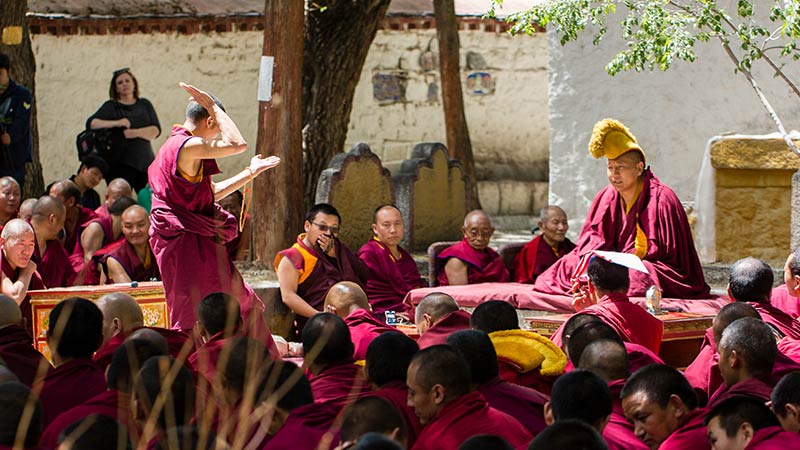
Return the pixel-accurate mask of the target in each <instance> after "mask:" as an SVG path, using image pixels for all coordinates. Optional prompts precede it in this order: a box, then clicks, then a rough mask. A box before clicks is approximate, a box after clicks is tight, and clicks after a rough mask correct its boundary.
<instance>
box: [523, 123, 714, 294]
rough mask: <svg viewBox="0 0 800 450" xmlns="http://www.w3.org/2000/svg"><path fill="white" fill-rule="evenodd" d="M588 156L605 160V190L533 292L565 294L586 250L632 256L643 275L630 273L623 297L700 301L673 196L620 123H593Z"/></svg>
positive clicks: (700, 287)
mask: <svg viewBox="0 0 800 450" xmlns="http://www.w3.org/2000/svg"><path fill="white" fill-rule="evenodd" d="M589 153H591V155H592V156H594V157H595V158H601V157H603V156H605V157H606V158H607V159H608V163H607V166H606V167H607V174H608V182H609V184H608V186H606V187H605V188H603V190H601V191H600V192H599V193H598V194H597V196H596V197H595V198H594V201H592V205H591V207H590V208H589V213H588V215H587V216H586V221H585V222H584V225H583V229H582V230H581V234H580V237H579V238H578V242H577V247H576V248H575V249H574V250H573V251H572V252H571V253H569V254H567V255H565V256H564V257H563V258H561V259H559V260H558V261H557V262H556V263H555V264H553V265H552V266H551V267H550V268H549V269H548V270H547V271H545V272H544V273H542V274H541V275H539V277H538V278H537V279H536V283H535V285H534V289H535V290H536V291H539V292H544V293H548V294H570V293H571V292H572V290H573V288H574V284H575V282H574V278H573V277H574V275H575V269H576V267H577V266H578V263H579V262H580V259H581V256H583V255H585V254H586V253H588V252H590V251H592V250H605V251H615V252H623V253H633V254H635V255H636V256H638V257H639V258H640V259H641V260H642V262H643V263H644V265H645V267H646V268H647V270H648V272H649V273H647V274H646V273H642V272H638V271H631V273H630V275H631V283H630V288H629V290H628V295H629V296H632V297H641V296H644V295H645V292H646V291H647V289H648V288H649V287H650V286H653V285H655V286H657V287H658V288H659V289H660V290H661V291H662V293H663V296H664V297H672V298H706V297H708V296H709V287H708V285H707V284H706V282H705V277H704V276H703V270H702V267H701V266H700V259H699V258H698V257H697V251H696V250H695V247H694V241H693V239H692V231H691V229H690V227H689V221H688V219H687V217H686V213H685V212H684V210H683V207H682V206H681V202H680V200H678V196H677V195H675V192H673V191H672V189H670V188H669V187H667V186H666V185H665V184H663V183H661V181H659V179H658V178H656V176H655V175H653V173H652V172H651V171H650V168H649V167H647V165H646V159H645V154H644V150H642V148H641V147H640V146H639V144H638V143H637V142H636V138H635V137H634V136H633V134H631V132H630V130H628V128H626V127H625V125H623V124H622V123H620V122H618V121H616V120H614V119H603V120H601V121H600V122H597V123H596V124H595V126H594V130H593V131H592V138H591V140H590V142H589Z"/></svg>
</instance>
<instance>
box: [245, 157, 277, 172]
mask: <svg viewBox="0 0 800 450" xmlns="http://www.w3.org/2000/svg"><path fill="white" fill-rule="evenodd" d="M280 163H281V159H280V158H278V157H277V156H266V157H265V156H264V155H256V156H253V158H251V159H250V165H249V166H248V167H249V168H250V171H251V172H253V176H255V175H258V174H260V173H261V172H264V171H265V170H268V169H271V168H273V167H275V166H277V165H278V164H280Z"/></svg>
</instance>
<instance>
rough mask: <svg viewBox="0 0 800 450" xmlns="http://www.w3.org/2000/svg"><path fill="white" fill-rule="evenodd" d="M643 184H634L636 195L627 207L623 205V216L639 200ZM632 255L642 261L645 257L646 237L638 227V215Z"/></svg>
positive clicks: (640, 182)
mask: <svg viewBox="0 0 800 450" xmlns="http://www.w3.org/2000/svg"><path fill="white" fill-rule="evenodd" d="M643 186H644V183H643V182H642V180H639V182H638V183H637V184H636V194H634V196H633V200H631V203H630V204H629V205H625V214H628V213H629V212H630V210H631V208H632V207H633V205H635V204H636V200H638V199H639V194H641V193H642V187H643ZM634 249H635V250H634V252H633V253H634V254H635V255H636V256H638V257H639V259H644V257H645V256H647V236H646V235H645V234H644V231H642V228H641V227H640V226H639V214H636V238H635V239H634Z"/></svg>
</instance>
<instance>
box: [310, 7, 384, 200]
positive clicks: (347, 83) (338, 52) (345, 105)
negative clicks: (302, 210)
mask: <svg viewBox="0 0 800 450" xmlns="http://www.w3.org/2000/svg"><path fill="white" fill-rule="evenodd" d="M388 8H389V0H358V1H353V0H327V1H325V0H320V1H315V2H309V11H308V12H307V14H306V26H305V39H304V41H305V47H304V53H303V144H304V150H305V161H304V164H303V167H304V176H305V204H306V206H310V205H312V204H313V203H314V197H315V194H316V189H317V179H319V175H320V174H321V173H322V171H323V170H324V169H325V168H327V166H328V163H329V162H330V160H331V158H332V157H333V156H334V155H335V154H336V153H339V152H341V151H343V147H344V141H345V139H346V138H347V125H348V123H349V122H350V111H351V110H352V107H353V94H354V93H355V89H356V85H357V84H358V79H359V77H360V76H361V69H362V67H363V66H364V60H365V59H366V57H367V52H368V51H369V47H370V45H371V44H372V40H373V39H374V38H375V34H376V33H377V31H378V26H379V25H380V23H381V20H383V18H384V16H385V15H386V10H387V9H388Z"/></svg>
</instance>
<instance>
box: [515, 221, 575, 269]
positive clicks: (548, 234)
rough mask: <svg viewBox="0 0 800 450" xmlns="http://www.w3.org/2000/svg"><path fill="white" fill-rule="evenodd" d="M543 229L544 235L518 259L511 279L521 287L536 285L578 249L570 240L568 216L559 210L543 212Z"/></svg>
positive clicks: (540, 223)
mask: <svg viewBox="0 0 800 450" xmlns="http://www.w3.org/2000/svg"><path fill="white" fill-rule="evenodd" d="M539 229H540V230H541V231H542V234H540V235H539V236H536V237H535V238H533V240H531V241H530V242H528V243H527V244H525V246H524V247H522V250H520V252H519V253H517V256H516V257H515V258H514V264H513V266H512V267H511V279H512V280H514V281H515V282H517V283H533V282H534V281H536V277H538V276H539V275H540V274H541V273H542V272H544V271H545V270H547V268H548V267H550V266H552V265H553V264H554V263H555V262H556V261H558V259H559V258H561V257H562V256H564V255H566V254H567V253H569V252H571V251H572V249H574V248H575V244H573V243H572V241H570V240H569V239H567V230H569V222H568V221H567V213H565V212H564V210H563V209H561V208H559V207H558V206H555V205H550V206H545V207H544V208H542V211H541V213H539Z"/></svg>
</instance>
